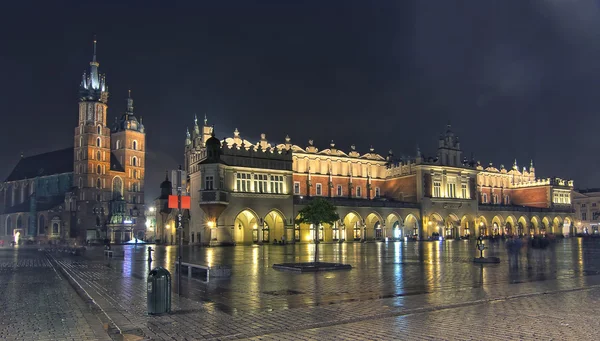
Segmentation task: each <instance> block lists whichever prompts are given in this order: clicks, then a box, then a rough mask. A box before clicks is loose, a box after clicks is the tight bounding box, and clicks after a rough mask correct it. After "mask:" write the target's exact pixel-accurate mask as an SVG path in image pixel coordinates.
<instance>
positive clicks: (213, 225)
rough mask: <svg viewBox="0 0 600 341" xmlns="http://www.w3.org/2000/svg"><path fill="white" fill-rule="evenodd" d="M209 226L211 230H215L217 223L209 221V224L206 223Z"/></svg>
mask: <svg viewBox="0 0 600 341" xmlns="http://www.w3.org/2000/svg"><path fill="white" fill-rule="evenodd" d="M206 224H207V225H208V227H209V228H211V229H212V228H214V227H215V222H214V221H212V220H211V221H209V222H208V223H206Z"/></svg>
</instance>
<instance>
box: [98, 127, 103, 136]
mask: <svg viewBox="0 0 600 341" xmlns="http://www.w3.org/2000/svg"><path fill="white" fill-rule="evenodd" d="M101 133H102V128H100V126H98V135H100V134H101Z"/></svg>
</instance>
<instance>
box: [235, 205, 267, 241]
mask: <svg viewBox="0 0 600 341" xmlns="http://www.w3.org/2000/svg"><path fill="white" fill-rule="evenodd" d="M258 223H259V219H258V216H257V215H256V213H254V211H252V210H249V209H245V210H243V211H242V212H240V213H239V214H238V215H237V216H236V217H235V223H234V229H235V233H234V236H235V237H234V238H235V240H234V241H235V242H236V243H237V244H251V243H258V242H261V241H262V238H261V237H262V234H261V233H259V226H258V225H259V224H258Z"/></svg>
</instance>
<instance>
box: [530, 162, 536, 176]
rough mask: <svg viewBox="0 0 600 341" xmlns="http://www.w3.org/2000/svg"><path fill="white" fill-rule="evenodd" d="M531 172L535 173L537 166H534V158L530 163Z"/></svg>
mask: <svg viewBox="0 0 600 341" xmlns="http://www.w3.org/2000/svg"><path fill="white" fill-rule="evenodd" d="M529 173H530V174H535V168H534V167H533V160H531V162H530V163H529Z"/></svg>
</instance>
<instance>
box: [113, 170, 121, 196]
mask: <svg viewBox="0 0 600 341" xmlns="http://www.w3.org/2000/svg"><path fill="white" fill-rule="evenodd" d="M112 197H113V199H117V200H119V199H121V198H122V197H123V179H121V177H120V176H118V175H117V176H115V177H114V178H113V179H112Z"/></svg>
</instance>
